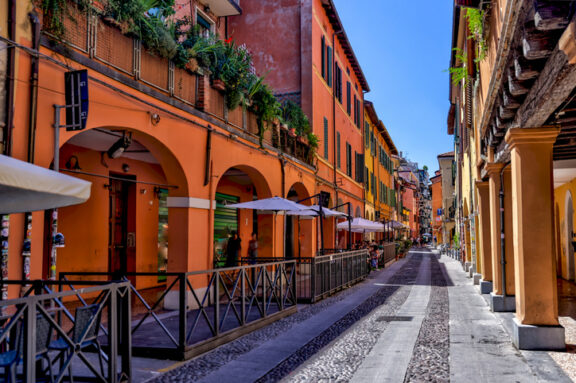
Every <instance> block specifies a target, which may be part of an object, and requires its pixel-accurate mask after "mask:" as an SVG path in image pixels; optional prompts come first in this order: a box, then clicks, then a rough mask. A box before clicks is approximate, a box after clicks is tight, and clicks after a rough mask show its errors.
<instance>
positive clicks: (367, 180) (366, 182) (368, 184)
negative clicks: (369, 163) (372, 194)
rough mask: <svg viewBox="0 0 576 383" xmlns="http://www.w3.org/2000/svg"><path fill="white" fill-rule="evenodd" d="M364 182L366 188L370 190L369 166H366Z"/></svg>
mask: <svg viewBox="0 0 576 383" xmlns="http://www.w3.org/2000/svg"><path fill="white" fill-rule="evenodd" d="M364 182H365V184H366V186H365V188H366V190H370V178H369V177H368V168H367V167H364Z"/></svg>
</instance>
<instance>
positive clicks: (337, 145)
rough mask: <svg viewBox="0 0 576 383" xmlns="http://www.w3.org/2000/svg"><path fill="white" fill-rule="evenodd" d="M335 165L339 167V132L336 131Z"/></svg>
mask: <svg viewBox="0 0 576 383" xmlns="http://www.w3.org/2000/svg"><path fill="white" fill-rule="evenodd" d="M336 166H337V167H338V169H340V168H341V165H340V132H336Z"/></svg>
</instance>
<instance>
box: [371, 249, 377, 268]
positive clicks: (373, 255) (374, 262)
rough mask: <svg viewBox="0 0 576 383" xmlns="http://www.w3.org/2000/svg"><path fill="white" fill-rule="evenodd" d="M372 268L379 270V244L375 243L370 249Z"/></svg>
mask: <svg viewBox="0 0 576 383" xmlns="http://www.w3.org/2000/svg"><path fill="white" fill-rule="evenodd" d="M370 269H372V270H378V245H373V246H372V250H371V251H370Z"/></svg>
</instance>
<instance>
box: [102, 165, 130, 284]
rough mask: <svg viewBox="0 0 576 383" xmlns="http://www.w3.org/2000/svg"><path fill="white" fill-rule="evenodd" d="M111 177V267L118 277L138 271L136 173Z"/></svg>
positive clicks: (109, 236)
mask: <svg viewBox="0 0 576 383" xmlns="http://www.w3.org/2000/svg"><path fill="white" fill-rule="evenodd" d="M110 177H111V179H110V187H109V189H110V199H109V201H110V202H109V225H108V228H109V232H108V233H109V234H108V265H109V266H108V270H109V272H111V273H113V277H114V278H119V277H121V276H124V275H126V273H133V272H135V271H136V183H135V181H136V177H133V176H126V175H118V174H112V173H111V174H110ZM129 279H130V281H131V282H132V284H134V283H135V278H133V277H131V278H129Z"/></svg>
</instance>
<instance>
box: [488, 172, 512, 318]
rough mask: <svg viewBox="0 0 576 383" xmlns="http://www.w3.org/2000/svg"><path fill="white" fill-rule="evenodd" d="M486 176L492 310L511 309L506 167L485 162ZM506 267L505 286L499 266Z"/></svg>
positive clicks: (510, 231)
mask: <svg viewBox="0 0 576 383" xmlns="http://www.w3.org/2000/svg"><path fill="white" fill-rule="evenodd" d="M486 170H487V172H488V177H489V196H490V198H489V200H490V238H491V240H490V247H491V249H492V285H493V291H492V293H491V297H490V298H491V303H490V307H491V309H492V311H496V312H501V311H515V309H516V307H515V302H516V301H515V299H514V297H513V296H514V294H515V284H514V252H513V248H512V246H513V243H512V233H513V227H512V205H511V203H512V194H511V192H512V187H511V171H510V167H506V168H504V164H502V163H489V164H487V165H486ZM502 182H504V183H503V186H504V188H503V189H504V222H502V219H501V216H500V213H501V212H500V190H501V186H502ZM502 225H504V265H502V238H503V237H502ZM504 269H505V270H506V278H505V280H506V286H505V287H504V285H503V283H504V280H503V270H504Z"/></svg>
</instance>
